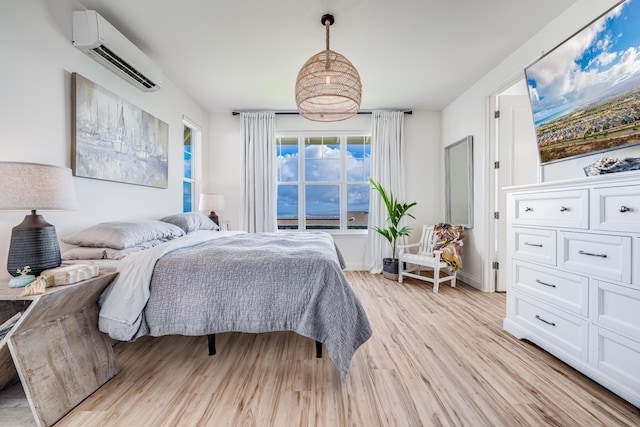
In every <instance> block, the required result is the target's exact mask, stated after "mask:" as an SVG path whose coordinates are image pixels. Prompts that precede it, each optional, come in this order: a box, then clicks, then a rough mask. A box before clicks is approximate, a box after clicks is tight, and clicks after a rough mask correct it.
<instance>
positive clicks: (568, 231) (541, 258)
mask: <svg viewBox="0 0 640 427" xmlns="http://www.w3.org/2000/svg"><path fill="white" fill-rule="evenodd" d="M505 190H506V191H507V206H508V208H507V209H508V211H507V224H508V225H507V230H508V233H509V235H508V236H507V241H508V248H507V251H508V253H507V259H508V261H507V269H508V270H507V277H508V278H509V279H508V281H507V317H506V318H505V319H504V324H503V326H504V329H505V330H506V331H508V332H509V333H511V334H512V335H514V336H515V337H517V338H519V339H527V340H529V341H531V342H533V343H535V344H537V345H538V346H540V347H541V348H543V349H545V350H547V351H548V352H549V353H551V354H553V355H554V356H556V357H558V358H559V359H561V360H563V361H564V362H566V363H567V364H569V365H571V366H573V367H574V368H575V369H577V370H579V371H580V372H582V373H584V374H585V375H587V376H589V377H590V378H592V379H593V380H594V381H597V382H598V383H600V384H602V385H603V386H605V387H607V388H608V389H610V390H611V391H613V392H614V393H616V394H618V395H619V396H621V397H623V398H624V399H626V400H628V401H629V402H631V403H632V404H634V405H635V406H640V172H635V171H634V172H625V173H618V174H608V175H601V176H597V177H588V178H584V179H579V180H571V181H561V182H560V181H559V182H550V183H542V184H535V185H526V186H519V187H509V188H507V189H505Z"/></svg>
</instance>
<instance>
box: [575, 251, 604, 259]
mask: <svg viewBox="0 0 640 427" xmlns="http://www.w3.org/2000/svg"><path fill="white" fill-rule="evenodd" d="M578 253H579V254H580V255H589V256H597V257H600V258H606V257H607V254H594V253H591V252H585V251H578Z"/></svg>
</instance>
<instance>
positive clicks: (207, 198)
mask: <svg viewBox="0 0 640 427" xmlns="http://www.w3.org/2000/svg"><path fill="white" fill-rule="evenodd" d="M216 209H218V210H220V211H221V210H223V209H224V196H223V195H222V194H206V193H202V194H200V204H199V210H200V211H201V212H206V211H210V212H209V218H210V219H211V221H213V222H215V223H216V224H217V225H220V224H219V223H218V215H216V212H215V211H216Z"/></svg>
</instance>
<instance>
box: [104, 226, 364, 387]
mask: <svg viewBox="0 0 640 427" xmlns="http://www.w3.org/2000/svg"><path fill="white" fill-rule="evenodd" d="M342 267H343V261H342V256H341V255H340V252H339V250H338V249H337V248H336V247H335V243H334V241H333V238H332V237H331V236H330V235H329V234H327V233H320V232H295V233H291V232H289V233H285V232H279V233H257V234H253V233H252V234H236V235H233V236H227V237H221V238H216V239H214V240H208V241H204V242H200V243H197V244H195V245H193V246H187V247H182V248H178V249H174V250H171V251H168V252H167V253H164V254H162V255H161V256H160V257H159V258H158V259H157V261H156V262H155V267H154V269H153V274H152V276H151V280H150V283H149V286H150V292H149V294H148V300H147V301H146V307H144V311H143V312H141V313H139V317H138V318H137V322H136V323H137V331H136V333H135V335H134V336H133V338H135V337H138V336H141V335H147V334H149V335H153V336H160V335H170V334H179V335H207V334H214V333H221V332H230V331H236V332H250V333H260V332H270V331H294V332H296V333H298V334H300V335H303V336H306V337H309V338H311V339H314V340H317V341H320V342H322V343H323V344H325V345H326V347H327V351H328V353H329V358H330V359H331V360H332V361H333V362H334V363H335V365H336V366H337V368H338V370H339V372H340V374H341V376H342V377H343V378H344V377H345V376H346V374H347V370H348V367H349V363H350V361H351V358H352V356H353V354H354V353H355V351H356V350H357V349H358V347H360V345H362V344H363V343H364V342H365V341H366V340H367V339H368V338H369V337H370V336H371V328H370V325H369V321H368V319H367V316H366V313H365V311H364V309H363V307H362V305H361V303H360V300H359V299H358V297H357V296H356V294H355V293H354V291H353V289H352V288H351V285H350V284H349V282H348V281H347V279H346V277H345V276H344V273H343V272H342ZM121 275H122V272H121ZM123 279H124V278H123V277H119V278H118V280H119V281H120V280H123ZM134 315H135V313H132V315H131V318H135V316H134ZM102 320H103V319H102V318H101V326H102V324H103V323H104V322H102ZM106 329H108V328H106ZM105 332H109V331H105ZM116 335H117V334H116ZM114 338H117V339H122V337H117V336H116V337H114Z"/></svg>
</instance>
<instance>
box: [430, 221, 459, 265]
mask: <svg viewBox="0 0 640 427" xmlns="http://www.w3.org/2000/svg"><path fill="white" fill-rule="evenodd" d="M432 239H433V250H439V251H442V255H441V256H440V258H441V259H442V260H443V261H444V262H446V263H447V265H448V266H449V267H450V268H451V270H452V271H457V270H459V269H461V268H462V246H463V245H464V227H463V226H461V225H451V224H445V223H440V224H436V225H435V226H434V227H433V237H432Z"/></svg>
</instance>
